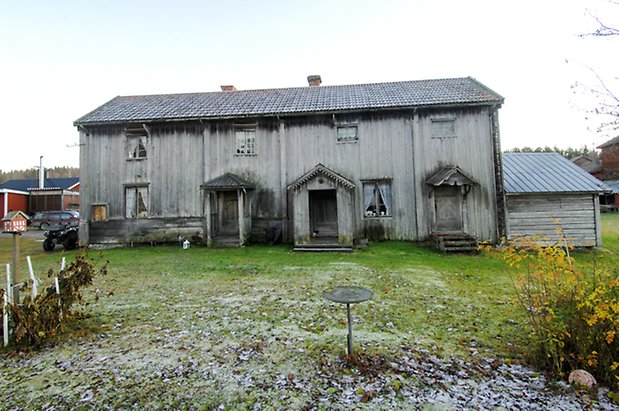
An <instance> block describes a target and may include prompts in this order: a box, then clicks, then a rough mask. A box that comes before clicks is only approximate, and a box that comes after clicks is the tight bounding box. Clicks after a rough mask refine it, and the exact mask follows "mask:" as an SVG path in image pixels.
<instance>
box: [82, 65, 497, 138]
mask: <svg viewBox="0 0 619 411" xmlns="http://www.w3.org/2000/svg"><path fill="white" fill-rule="evenodd" d="M502 103H503V97H501V96H500V95H498V94H497V93H495V92H494V91H492V90H490V89H489V88H488V87H486V86H484V85H483V84H481V83H479V82H478V81H477V80H474V79H473V78H471V77H464V78H451V79H438V80H418V81H400V82H392V83H374V84H357V85H342V86H315V87H294V88H280V89H265V90H236V91H221V92H210V93H189V94H164V95H150V96H118V97H116V98H114V99H112V100H111V101H109V102H107V103H105V104H104V105H102V106H101V107H99V108H97V109H95V110H93V111H91V112H90V113H88V114H86V115H84V116H82V117H80V118H79V119H78V120H76V121H75V122H74V125H76V126H79V125H82V126H86V125H96V124H114V123H126V122H148V121H158V120H168V121H170V120H192V119H193V120H195V119H211V118H212V119H215V118H232V117H244V116H265V115H291V114H301V113H332V112H338V111H351V110H376V109H398V108H407V107H429V106H441V105H448V106H449V105H487V104H502Z"/></svg>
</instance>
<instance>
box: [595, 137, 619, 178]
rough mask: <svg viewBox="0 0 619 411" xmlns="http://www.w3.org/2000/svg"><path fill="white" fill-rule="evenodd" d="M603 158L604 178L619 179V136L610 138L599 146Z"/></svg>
mask: <svg viewBox="0 0 619 411" xmlns="http://www.w3.org/2000/svg"><path fill="white" fill-rule="evenodd" d="M597 148H598V149H599V150H600V159H601V160H602V176H601V179H602V180H617V179H619V137H615V138H613V139H611V140H608V141H607V142H605V143H604V144H600V145H599V146H598V147H597Z"/></svg>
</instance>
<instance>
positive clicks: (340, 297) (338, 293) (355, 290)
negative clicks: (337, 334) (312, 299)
mask: <svg viewBox="0 0 619 411" xmlns="http://www.w3.org/2000/svg"><path fill="white" fill-rule="evenodd" d="M373 295H374V292H373V291H371V290H368V289H367V288H363V287H357V286H340V287H333V288H327V289H326V290H324V291H323V292H322V296H323V297H324V298H326V299H327V300H329V301H333V302H335V303H340V304H346V313H347V314H348V355H352V354H353V353H354V351H353V347H352V321H351V316H350V304H355V303H361V302H363V301H367V300H369V299H370V298H372V296H373Z"/></svg>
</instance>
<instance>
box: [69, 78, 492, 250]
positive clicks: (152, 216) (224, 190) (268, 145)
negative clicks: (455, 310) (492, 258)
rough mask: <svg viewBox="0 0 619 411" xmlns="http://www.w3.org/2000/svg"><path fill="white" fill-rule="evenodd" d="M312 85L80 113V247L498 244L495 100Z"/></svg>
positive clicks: (174, 97)
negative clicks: (461, 239) (457, 240)
mask: <svg viewBox="0 0 619 411" xmlns="http://www.w3.org/2000/svg"><path fill="white" fill-rule="evenodd" d="M308 82H309V86H307V87H295V88H281V89H263V90H246V91H245V90H236V89H234V87H231V86H226V87H222V90H223V91H221V92H210V93H193V94H171V95H150V96H120V97H116V98H114V99H112V100H111V101H109V102H107V103H105V104H104V105H102V106H101V107H99V108H97V109H95V110H93V111H91V112H90V113H88V114H86V115H84V116H83V117H81V118H79V119H78V120H76V121H75V123H74V124H75V125H76V126H77V128H78V130H79V134H80V163H81V167H80V181H81V183H82V193H81V209H80V215H81V218H82V221H81V223H80V236H81V241H82V242H85V243H119V244H128V243H131V242H149V241H178V238H179V237H191V238H195V239H201V240H202V241H204V242H205V243H207V244H209V245H217V244H218V243H219V244H224V243H227V244H235V245H237V246H238V245H243V244H247V243H248V242H250V241H253V242H264V241H267V242H271V241H276V240H277V239H279V238H281V239H282V240H283V241H286V242H291V243H294V244H295V246H297V247H311V246H314V245H315V246H317V247H323V246H326V245H335V246H340V247H351V246H352V245H353V243H354V242H356V241H359V240H363V239H378V240H379V239H403V240H421V239H425V238H429V237H430V236H431V235H432V234H435V233H442V232H466V233H468V234H470V235H472V236H474V237H476V238H478V239H480V240H490V241H496V239H497V238H498V233H499V230H500V227H501V225H502V223H503V218H504V216H503V214H502V210H503V205H502V204H497V200H499V201H501V199H502V196H497V193H502V191H503V190H502V178H501V174H500V171H501V164H500V161H501V156H500V145H499V129H498V109H499V108H500V106H501V104H502V103H503V98H502V97H501V96H500V95H498V94H497V93H495V92H493V91H492V90H491V89H489V88H488V87H486V86H484V85H483V84H481V83H479V82H478V81H476V80H474V79H472V78H470V77H469V78H451V79H438V80H422V81H402V82H392V83H376V84H358V85H342V86H320V77H319V76H310V77H309V78H308Z"/></svg>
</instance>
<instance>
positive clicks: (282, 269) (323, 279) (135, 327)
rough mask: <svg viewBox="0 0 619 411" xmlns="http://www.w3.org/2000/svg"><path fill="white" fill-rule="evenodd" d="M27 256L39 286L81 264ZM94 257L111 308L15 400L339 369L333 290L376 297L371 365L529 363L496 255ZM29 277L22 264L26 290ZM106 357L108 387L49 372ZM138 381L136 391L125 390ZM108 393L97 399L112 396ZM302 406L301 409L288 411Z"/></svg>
mask: <svg viewBox="0 0 619 411" xmlns="http://www.w3.org/2000/svg"><path fill="white" fill-rule="evenodd" d="M602 220H603V227H604V231H603V235H604V239H603V241H604V248H603V249H601V250H593V251H592V250H589V251H579V252H577V253H576V258H577V261H580V263H581V264H583V265H590V264H593V263H594V261H595V263H597V264H605V265H606V264H608V265H609V266H611V267H616V266H619V214H605V215H603V219H602ZM21 250H22V256H23V257H24V258H25V255H31V257H32V261H33V264H34V266H35V269H36V270H37V272H38V273H39V274H38V276H39V277H41V278H45V277H46V276H45V274H44V273H46V272H47V270H48V269H49V268H53V269H57V267H58V266H59V260H60V258H61V256H62V255H65V256H66V257H67V258H69V259H71V258H72V257H73V256H74V255H75V253H76V251H71V252H66V253H63V252H61V251H56V252H53V253H45V252H44V251H43V250H42V248H41V243H40V242H39V243H37V242H35V241H33V240H31V239H29V238H22V239H21ZM60 250H61V248H60ZM89 254H90V256H91V257H94V258H95V259H99V258H103V259H104V260H108V261H109V264H110V265H109V274H108V275H107V276H105V277H101V278H98V279H97V280H96V281H95V284H94V285H93V287H92V288H91V289H89V290H88V291H87V293H86V297H87V299H89V300H90V301H93V297H94V296H95V295H97V296H98V297H100V299H99V301H98V302H96V303H93V304H90V305H89V306H88V307H86V308H85V311H86V313H88V317H87V318H86V319H83V320H80V321H79V322H77V323H76V324H75V326H74V327H73V328H71V329H69V330H68V333H67V335H66V337H65V338H66V339H65V341H64V342H61V343H60V344H59V345H57V346H56V347H54V348H52V349H50V350H51V351H47V352H46V353H44V354H42V356H41V357H38V358H37V360H36V361H39V362H38V363H37V364H38V365H37V366H35V365H30V366H28V367H23V369H19V370H15V371H12V373H14V374H11V376H10V378H12V381H17V380H20V381H21V380H25V379H27V377H26V376H27V375H30V374H32V373H38V374H36V375H39V374H43V375H44V378H43V377H41V376H40V378H39V377H37V378H39V379H40V381H39V379H37V378H33V379H32V381H31V382H30V383H28V384H23V385H20V384H17V385H15V384H13V385H12V387H13V390H12V391H11V393H13V394H11V395H14V396H15V398H17V397H19V396H23V397H24V398H28V395H25V393H26V392H30V391H36V390H37V389H40V390H42V392H47V393H48V394H45V395H51V394H49V392H50V388H49V387H50V384H51V386H52V387H55V386H62V385H63V384H70V385H71V386H73V387H78V388H79V387H82V388H84V387H91V388H92V387H93V383H92V381H93V379H94V380H95V381H99V380H100V379H101V378H102V376H101V375H100V374H101V373H104V374H105V375H107V377H106V378H108V377H109V375H108V374H110V373H111V374H114V376H115V377H114V378H115V379H116V380H115V381H117V384H116V385H111V386H106V387H105V389H106V390H107V391H106V392H107V394H106V395H109V396H110V400H109V401H112V398H117V401H120V402H119V403H118V404H119V406H126V405H127V404H133V403H136V404H142V405H146V406H153V404H152V403H150V402H148V401H149V400H148V395H149V394H152V395H155V394H156V392H157V391H158V390H161V389H162V387H161V385H159V384H157V383H154V382H153V381H152V376H151V380H149V382H148V383H146V381H144V380H143V379H144V378H146V377H143V376H141V375H142V374H141V373H145V375H148V374H149V372H150V373H152V372H156V373H159V374H160V373H164V372H166V371H165V370H166V369H167V368H166V367H168V366H169V367H172V366H173V365H174V366H175V367H177V366H178V363H177V361H180V362H181V363H183V364H185V362H190V363H194V362H195V363H197V362H199V363H200V364H202V368H199V369H200V373H208V372H211V371H212V368H213V367H215V368H217V367H219V368H217V369H218V370H219V372H220V373H222V374H221V375H223V376H225V375H228V374H232V375H234V374H235V373H237V374H238V373H239V372H241V370H242V372H249V373H251V372H252V370H253V369H254V368H251V367H255V370H256V372H257V373H258V374H259V373H260V372H261V373H263V374H265V375H266V376H265V377H264V378H265V382H264V384H271V383H273V381H272V380H269V378H274V377H273V376H275V375H280V374H283V375H287V374H295V375H298V374H303V373H307V375H314V374H316V373H318V374H320V372H322V371H320V368H319V366H318V365H317V364H322V363H323V362H324V361H328V359H329V358H339V357H340V356H341V355H342V354H343V353H344V351H345V347H346V316H345V309H344V307H343V306H341V305H338V304H334V303H330V302H328V301H326V300H324V299H323V298H322V295H321V293H322V290H324V289H326V288H329V287H332V286H334V285H348V284H350V285H361V286H364V287H367V288H370V289H372V290H373V291H374V293H375V294H374V297H373V298H372V300H370V301H368V302H365V303H361V304H356V305H354V306H353V317H354V330H355V338H356V340H355V344H356V345H357V346H358V349H359V350H360V351H361V352H363V353H364V354H366V355H368V356H373V355H378V356H387V357H393V356H394V355H397V354H396V353H398V352H399V351H400V350H402V347H403V346H414V347H419V348H421V349H428V350H429V351H431V352H432V353H435V354H437V355H439V356H443V357H446V358H449V357H455V358H460V359H464V360H470V361H475V360H476V359H478V358H480V357H482V356H486V357H493V358H501V359H503V360H507V361H510V360H514V359H515V360H519V359H521V358H522V357H523V354H524V353H525V352H526V350H527V330H526V326H525V318H524V316H523V314H522V312H521V311H520V309H519V308H518V307H517V306H516V304H515V302H514V298H513V297H514V296H513V289H512V283H511V275H510V272H509V270H508V269H507V268H506V266H505V265H504V263H503V262H501V261H500V260H499V259H498V258H497V257H496V256H493V255H487V254H479V255H443V254H440V253H438V252H436V251H434V250H432V249H430V248H426V247H423V246H422V245H419V244H415V243H408V242H384V243H373V244H370V245H369V246H368V247H367V248H365V249H362V250H356V251H354V252H353V253H351V254H340V253H294V252H292V251H291V248H290V247H289V246H286V245H279V246H262V245H255V246H251V247H246V248H240V249H207V248H204V247H197V246H192V247H191V248H190V249H188V250H182V248H181V247H175V246H168V247H140V248H119V249H110V250H106V251H104V252H102V253H99V252H98V251H92V250H91V251H90V253H89ZM11 255H12V239H11V238H4V237H3V238H0V263H9V262H11ZM25 272H26V263H25V260H24V262H23V263H22V275H21V276H22V277H21V278H25V274H24V273H25ZM46 281H47V282H48V283H49V282H50V280H46ZM118 353H122V355H120V354H118ZM97 356H99V357H101V358H104V360H101V361H104V365H102V364H101V363H99V362H97V367H94V368H93V369H95V368H96V369H97V373H96V375H95V372H94V371H88V370H85V371H84V372H83V373H82V374H79V375H66V376H65V375H64V374H61V375H59V374H57V373H54V372H52V371H49V372H48V371H42V369H43V368H45V367H47V366H51V365H50V364H52V365H53V364H56V363H58V362H62V361H77V360H76V358H78V359H83V358H87V359H93V361H94V359H96V358H98V357H97ZM245 357H248V358H249V359H248V360H245ZM36 361H35V362H36ZM108 363H109V364H108ZM155 363H156V365H155ZM45 364H48V365H45ZM209 364H210V365H209ZM5 365H6V364H5ZM9 365H10V364H9ZM32 367H34V368H36V369H33V368H32ZM37 367H38V368H37ZM186 367H188V365H186ZM238 367H243V368H241V369H239V368H238ZM247 367H250V368H247ZM317 367H318V368H317ZM52 368H53V367H52ZM174 369H175V370H178V368H174ZM185 369H186V368H185ZM153 370H155V371H153ZM301 370H306V371H301ZM258 371H259V372H258ZM212 372H214V371H212ZM29 373H30V374H29ZM106 373H107V374H106ZM313 373H314V374H313ZM159 374H157V375H159ZM119 376H121V377H123V378H124V379H122V378H121V379H120V380H119V379H118V378H120V377H119ZM194 377H195V378H196V380H193V379H191V378H194ZM188 378H189V377H188ZM191 378H190V380H191V381H190V382H189V383H190V384H194V385H195V384H199V382H198V380H197V378H198V376H191ZM212 378H214V379H215V380H216V381H220V383H221V381H228V380H225V378H227V377H217V378H215V377H212ZM256 378H257V377H256ZM308 378H309V377H308ZM50 379H51V380H52V381H53V382H52V383H50ZM128 379H132V380H133V381H134V382H135V384H136V387H127V386H124V385H123V384H124V383H123V381H125V382H126V381H128ZM206 380H208V378H207V379H206ZM119 381H120V382H119ZM0 382H2V374H1V373H0ZM185 382H186V383H187V381H185ZM80 384H82V385H80ZM101 384H103V383H100V384H99V385H96V389H97V390H98V391H101V392H103V390H104V388H103V387H102V386H101ZM204 384H206V385H208V383H207V382H205V383H204ZM202 388H203V389H204V390H206V392H208V393H209V394H208V396H207V397H208V401H212V403H213V404H217V403H226V404H238V401H246V402H247V401H248V402H249V403H251V401H252V398H254V397H256V398H257V397H260V396H261V395H267V396H271V395H276V394H274V393H273V392H271V391H269V390H271V389H270V388H269V389H266V388H264V387H263V388H262V390H266V391H265V392H267V391H268V393H266V394H264V393H263V394H261V393H259V392H258V391H255V390H253V389H252V390H250V391H246V392H244V393H242V392H238V391H234V390H233V389H232V388H230V387H227V386H225V384H224V386H223V387H222V386H221V385H219V386H208V387H206V386H205V387H202ZM166 389H167V388H166ZM325 389H326V388H325ZM175 393H177V394H178V395H179V396H180V398H184V397H182V395H183V394H181V392H180V391H179V392H177V391H174V390H173V391H172V392H171V393H170V395H172V397H170V398H173V396H174V395H175ZM7 395H8V394H7ZM29 395H30V394H29ZM75 395H78V394H75ZM30 396H31V395H30ZM5 398H7V397H5ZM11 398H13V399H14V397H11ZM269 398H271V397H269ZM30 399H31V400H33V399H32V398H30ZM254 399H255V398H254ZM271 399H272V398H271ZM44 400H45V397H42V399H38V400H36V401H35V400H33V401H35V402H34V403H35V404H37V403H39V404H42V403H43V402H44ZM37 401H39V402H37ZM132 401H133V402H132ZM204 401H206V402H202V403H201V404H202V406H204V407H205V408H209V406H208V401H207V400H206V399H205V400H204ZM269 401H270V400H269ZM112 403H113V401H112V402H111V403H110V402H108V404H112ZM294 404H295V402H294V401H293V400H292V399H290V400H289V401H288V400H287V402H284V403H282V407H284V408H285V407H289V406H293V405H294ZM160 406H161V404H159V405H158V406H157V407H160ZM112 408H114V407H113V406H112ZM293 408H294V407H293Z"/></svg>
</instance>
